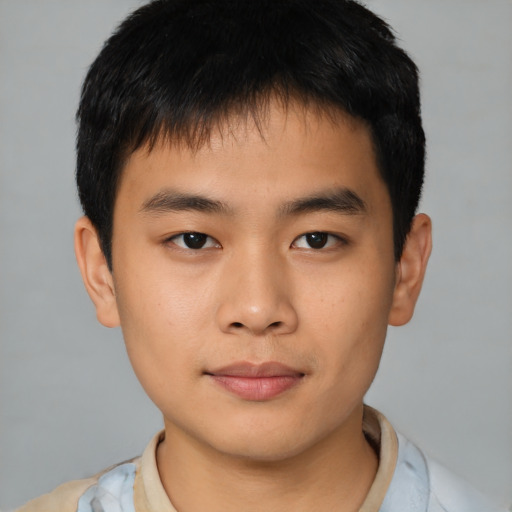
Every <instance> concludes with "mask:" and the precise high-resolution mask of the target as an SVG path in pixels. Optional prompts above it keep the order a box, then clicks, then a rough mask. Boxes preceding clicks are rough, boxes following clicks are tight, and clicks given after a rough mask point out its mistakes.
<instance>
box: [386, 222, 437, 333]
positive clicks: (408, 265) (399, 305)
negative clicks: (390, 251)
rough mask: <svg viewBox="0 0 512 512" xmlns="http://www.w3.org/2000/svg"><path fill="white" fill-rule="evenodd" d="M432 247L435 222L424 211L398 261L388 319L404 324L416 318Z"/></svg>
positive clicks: (414, 225) (393, 323)
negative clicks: (414, 314) (415, 312)
mask: <svg viewBox="0 0 512 512" xmlns="http://www.w3.org/2000/svg"><path fill="white" fill-rule="evenodd" d="M431 250H432V222H431V220H430V217H428V215H425V214H423V213H421V214H419V215H416V217H414V219H413V222H412V226H411V230H410V232H409V234H408V235H407V239H406V241H405V245H404V249H403V252H402V256H401V258H400V261H399V262H398V264H397V267H398V268H397V279H396V284H395V290H394V294H393V304H392V307H391V311H390V313H389V320H388V323H389V324H390V325H395V326H398V325H403V324H406V323H407V322H408V321H409V320H410V319H411V318H412V315H413V313H414V307H415V305H416V301H417V300H418V297H419V294H420V291H421V286H422V284H423V278H424V277H425V271H426V269H427V263H428V259H429V256H430V252H431Z"/></svg>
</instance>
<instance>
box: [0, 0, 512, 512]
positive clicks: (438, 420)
mask: <svg viewBox="0 0 512 512" xmlns="http://www.w3.org/2000/svg"><path fill="white" fill-rule="evenodd" d="M139 3H140V2H137V1H134V0H108V1H107V0H87V1H83V0H45V1H41V0H0V73H1V74H0V171H1V173H0V273H1V274H0V283H1V285H0V315H1V316H0V336H1V355H0V356H1V359H0V363H1V373H0V379H1V381H0V384H1V387H0V405H1V416H0V418H1V424H0V428H1V441H0V457H1V458H0V460H1V467H0V507H3V508H10V507H13V506H14V505H17V504H20V503H21V502H24V501H25V500H27V499H29V498H32V497H34V496H36V495H39V494H41V493H43V492H46V491H48V490H50V489H51V488H53V487H54V486H56V485H57V484H59V483H60V482H62V481H64V480H69V479H74V478H81V477H84V476H87V475H90V474H92V473H95V472H96V471H98V470H100V469H102V468H103V467H106V466H108V465H110V464H112V463H114V462H118V461H120V460H123V459H126V458H128V457H131V456H133V455H136V454H138V453H140V451H141V450H142V449H143V447H144V446H145V444H146V442H147V441H148V440H149V438H150V437H151V435H152V434H153V433H154V432H155V431H156V430H157V429H159V428H160V427H161V425H162V421H161V419H160V415H159V413H158V411H157V410H156V408H155V407H154V406H153V405H152V404H151V403H150V402H149V400H148V399H147V398H146V397H145V395H144V393H143V392H142V390H141V388H140V386H139V384H138V383H137V382H136V380H135V377H133V376H132V373H131V369H130V367H129V363H128V361H127V358H126V356H125V353H124V348H123V344H122V339H121V335H120V332H119V331H117V330H108V329H105V328H103V327H101V326H100V325H99V324H97V323H96V321H95V315H94V311H93V308H92V305H91V304H90V303H89V299H88V297H87V296H86V294H85V291H83V288H82V284H81V280H80V277H79V274H78V271H77V269H76V268H75V261H74V255H73V251H72V230H73V223H74V221H75V219H76V218H77V217H78V215H79V208H78V206H77V200H76V196H75V191H74V183H73V171H74V154H73V146H74V133H75V127H74V121H73V116H74V111H75V108H76V105H77V99H78V90H79V84H80V82H81V80H82V78H83V76H84V74H85V71H86V68H87V65H88V64H89V63H90V62H91V60H92V59H93V57H94V56H95V54H96V53H97V51H98V50H99V48H100V45H101V44H102V42H103V40H104V39H105V38H106V37H107V35H108V34H109V33H110V31H111V30H112V28H113V27H114V25H115V24H116V23H117V22H118V21H119V20H121V18H122V17H123V16H124V15H125V14H126V13H127V12H128V11H129V10H131V9H132V8H133V7H135V6H137V5H139ZM368 3H369V5H370V6H371V7H373V8H374V9H375V10H376V11H377V12H379V13H380V14H382V15H383V16H384V17H385V18H386V19H388V20H389V22H390V23H391V25H392V26H393V27H394V28H395V29H396V31H397V33H398V34H399V36H400V38H401V40H402V41H403V44H404V45H405V47H406V48H407V49H408V50H409V52H410V53H411V54H412V56H413V57H414V58H415V59H416V61H417V63H418V64H419V66H420V68H421V70H422V78H423V109H424V120H425V127H426V131H427V136H428V141H429V159H428V166H427V168H428V179H427V183H426V189H425V195H424V200H423V203H422V210H423V211H425V212H427V213H429V214H430V215H431V216H432V218H433V221H434V235H435V248H434V252H433V255H432V259H431V264H430V268H429V272H428V274H427V279H426V284H425V287H424V291H423V293H422V296H421V297H420V301H419V307H418V310H417V314H416V316H415V318H414V320H413V321H412V323H411V324H410V325H408V326H406V327H403V328H398V329H392V330H390V333H389V339H388V343H387V348H386V350H385V353H384V359H383V362H382V365H381V369H380V372H379V375H378V377H377V379H376V381H375V383H374V385H373V387H372V389H371V391H370V393H369V396H368V400H367V401H368V402H369V403H371V404H372V405H374V406H376V407H378V408H380V409H381V410H383V411H384V412H385V413H386V415H387V416H388V417H389V418H390V419H391V421H392V422H393V423H394V424H395V426H397V427H398V428H399V429H401V430H402V431H403V432H405V433H406V434H407V435H409V436H410V437H412V439H414V440H415V441H417V442H418V443H420V444H421V446H422V447H423V448H424V449H425V450H426V451H427V452H428V453H429V454H430V455H433V456H434V457H436V458H438V459H440V460H441V461H442V462H444V463H445V464H446V465H447V466H448V467H450V468H451V469H453V470H454V471H456V472H458V473H459V474H461V475H462V476H464V477H465V478H467V479H468V480H470V481H471V482H473V483H474V484H476V485H477V486H478V487H480V488H481V489H483V490H484V491H486V492H488V493H490V494H493V495H494V496H495V497H497V498H498V499H500V500H501V501H504V502H505V501H512V489H511V485H510V484H511V482H512V434H511V433H512V404H511V391H512V372H511V368H512V348H511V346H512V345H511V343H510V338H511V332H512V325H511V324H512V265H511V262H512V236H511V229H510V219H511V218H512V206H511V205H512V172H511V162H512V154H511V153H512V103H511V94H510V91H512V2H511V1H510V0H487V1H485V2H483V1H481V0H472V1H469V0H429V1H426V0H373V1H371V2H368Z"/></svg>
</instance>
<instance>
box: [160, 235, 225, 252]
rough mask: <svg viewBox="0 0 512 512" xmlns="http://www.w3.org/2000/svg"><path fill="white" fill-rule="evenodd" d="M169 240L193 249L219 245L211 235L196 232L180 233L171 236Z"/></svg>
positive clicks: (183, 247)
mask: <svg viewBox="0 0 512 512" xmlns="http://www.w3.org/2000/svg"><path fill="white" fill-rule="evenodd" d="M170 241H171V242H172V243H173V244H175V245H177V246H178V247H181V248H182V249H193V250H196V251H197V250H199V249H207V248H210V247H218V246H219V244H218V242H217V241H216V240H214V239H213V238H212V237H211V236H208V235H206V234H205V233H196V232H190V233H181V234H179V235H176V236H173V237H172V238H171V239H170Z"/></svg>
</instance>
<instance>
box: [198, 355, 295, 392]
mask: <svg viewBox="0 0 512 512" xmlns="http://www.w3.org/2000/svg"><path fill="white" fill-rule="evenodd" d="M204 374H205V375H206V376H207V377H209V378H210V379H211V380H212V381H213V382H214V383H215V384H216V385H218V386H220V387H221V388H223V389H224V390H226V391H228V392H229V393H231V394H233V395H236V396H238V397H239V398H242V399H244V400H248V401H257V402H263V401H266V400H270V399H272V398H275V397H277V396H279V395H281V394H283V393H285V392H286V391H288V390H290V389H292V388H294V387H295V386H297V385H298V384H299V383H301V382H302V380H303V378H304V377H305V373H304V372H302V371H300V370H296V369H293V368H290V367H289V366H286V365H283V364H281V363H277V362H267V363H262V364H253V363H248V362H241V363H235V364H232V365H229V366H225V367H223V368H219V369H216V370H214V371H207V372H205V373H204Z"/></svg>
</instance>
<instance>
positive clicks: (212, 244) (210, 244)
mask: <svg viewBox="0 0 512 512" xmlns="http://www.w3.org/2000/svg"><path fill="white" fill-rule="evenodd" d="M191 234H194V235H204V236H205V237H206V239H207V242H206V243H205V245H203V246H202V247H198V248H197V249H194V248H192V247H188V246H187V245H186V244H185V243H184V242H183V243H182V244H179V243H176V240H177V239H179V238H180V237H184V236H185V235H191ZM182 241H183V238H182ZM163 242H164V244H169V243H172V244H173V245H174V246H176V247H177V248H178V249H180V250H183V251H192V252H199V251H202V250H206V249H214V248H220V247H221V245H220V243H219V242H218V241H217V240H216V239H215V238H213V237H212V236H210V235H208V234H206V233H202V232H200V231H183V232H181V233H176V234H175V235H172V236H168V237H166V238H165V240H164V241H163Z"/></svg>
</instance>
